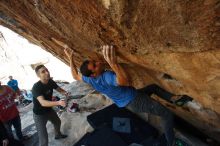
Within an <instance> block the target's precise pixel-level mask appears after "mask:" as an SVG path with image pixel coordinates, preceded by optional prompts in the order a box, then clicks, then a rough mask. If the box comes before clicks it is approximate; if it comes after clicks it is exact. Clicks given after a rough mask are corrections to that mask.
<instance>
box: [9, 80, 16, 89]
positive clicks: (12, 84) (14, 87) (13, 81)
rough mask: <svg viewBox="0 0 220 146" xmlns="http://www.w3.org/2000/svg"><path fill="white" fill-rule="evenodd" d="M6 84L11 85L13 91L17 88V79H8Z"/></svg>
mask: <svg viewBox="0 0 220 146" xmlns="http://www.w3.org/2000/svg"><path fill="white" fill-rule="evenodd" d="M8 86H9V87H11V88H12V89H13V90H14V91H17V90H18V81H17V80H14V79H12V80H10V81H8Z"/></svg>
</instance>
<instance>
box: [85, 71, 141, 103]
mask: <svg viewBox="0 0 220 146" xmlns="http://www.w3.org/2000/svg"><path fill="white" fill-rule="evenodd" d="M82 80H83V81H84V82H86V83H88V84H90V85H92V86H93V88H94V89H96V90H97V91H99V92H100V93H102V94H105V95H106V96H108V97H109V98H111V99H112V100H113V101H114V103H115V104H116V105H117V106H118V107H125V106H126V105H127V104H128V103H129V102H130V101H132V100H133V99H134V98H135V96H136V94H137V91H136V89H135V88H134V87H128V86H118V85H117V81H116V74H115V73H114V72H112V71H105V72H104V73H103V74H101V75H100V76H98V77H86V76H82Z"/></svg>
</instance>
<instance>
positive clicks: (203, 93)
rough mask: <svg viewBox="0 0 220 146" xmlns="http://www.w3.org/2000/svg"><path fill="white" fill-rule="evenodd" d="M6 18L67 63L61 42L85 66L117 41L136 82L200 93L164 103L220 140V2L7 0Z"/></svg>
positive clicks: (2, 11)
mask: <svg viewBox="0 0 220 146" xmlns="http://www.w3.org/2000/svg"><path fill="white" fill-rule="evenodd" d="M0 24H1V25H4V26H6V27H8V28H10V29H12V30H14V31H15V32H17V33H19V34H20V35H22V36H24V37H25V38H27V39H28V40H29V41H31V42H32V43H35V44H37V45H39V46H41V47H42V48H44V49H45V50H47V51H49V52H50V53H52V54H53V55H54V56H56V57H57V58H59V59H61V60H62V61H64V62H65V63H68V60H67V58H66V56H65V55H64V52H63V47H62V46H60V45H59V44H57V41H56V40H59V41H62V42H64V43H66V44H68V45H69V46H70V47H71V48H72V49H73V50H74V52H75V56H76V57H75V60H76V62H77V66H79V65H80V64H81V62H82V61H83V60H84V59H85V58H101V59H102V57H101V52H100V49H99V47H100V45H103V44H114V45H115V47H116V48H117V54H118V56H119V60H120V62H121V63H122V64H123V66H124V67H125V69H126V70H127V72H128V73H129V75H130V78H131V79H132V81H133V84H134V86H136V87H137V88H139V87H143V86H144V85H147V84H150V83H157V84H159V85H161V86H162V87H164V88H166V89H167V90H169V91H171V92H173V93H175V94H187V95H189V96H191V97H193V98H194V99H195V101H196V102H197V103H199V105H197V106H192V107H185V108H179V107H175V106H171V105H169V104H168V103H165V102H164V101H161V102H162V103H163V104H164V105H166V106H167V107H169V108H170V109H171V110H173V111H174V112H175V113H177V114H178V115H179V116H181V117H183V118H184V119H185V120H187V121H188V122H190V123H192V124H193V125H194V126H196V127H198V128H199V129H200V130H202V131H203V132H205V133H206V134H209V136H211V137H213V138H215V139H216V140H218V141H219V139H220V50H219V46H220V34H219V33H220V1H219V0H65V1H64V0H1V1H0ZM33 55H34V54H33ZM58 71H59V69H58Z"/></svg>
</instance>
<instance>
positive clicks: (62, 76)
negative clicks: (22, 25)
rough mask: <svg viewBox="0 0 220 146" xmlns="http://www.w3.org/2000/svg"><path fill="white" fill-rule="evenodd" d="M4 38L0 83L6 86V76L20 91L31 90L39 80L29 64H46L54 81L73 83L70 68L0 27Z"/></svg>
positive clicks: (0, 51) (0, 44)
mask: <svg viewBox="0 0 220 146" xmlns="http://www.w3.org/2000/svg"><path fill="white" fill-rule="evenodd" d="M0 32H1V33H2V34H3V36H4V38H5V39H3V38H1V40H0V81H1V82H2V83H3V84H7V81H8V76H9V75H12V76H13V78H14V79H16V80H18V82H19V87H20V88H21V89H31V88H32V86H33V84H34V83H35V82H37V81H38V80H39V78H37V76H36V74H35V72H34V70H33V69H32V68H31V66H30V64H34V63H38V62H48V63H46V64H45V66H46V67H47V68H48V69H49V71H50V74H51V76H52V77H53V79H54V80H64V81H68V82H72V81H74V79H73V78H72V76H71V73H70V68H69V66H67V65H66V64H64V63H63V62H62V61H60V60H59V59H57V58H56V57H54V56H53V55H52V54H50V53H49V52H47V51H45V50H43V49H42V48H40V47H39V46H36V45H34V44H32V43H30V42H29V41H28V40H26V39H25V38H23V37H22V36H20V35H19V34H17V33H15V32H13V31H11V30H9V29H8V28H5V27H3V26H1V25H0Z"/></svg>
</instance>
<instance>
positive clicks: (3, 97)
mask: <svg viewBox="0 0 220 146" xmlns="http://www.w3.org/2000/svg"><path fill="white" fill-rule="evenodd" d="M0 91H1V92H0V120H1V121H2V122H3V123H4V122H7V121H9V120H11V119H13V118H15V117H17V116H18V115H19V112H18V109H17V107H16V104H15V102H14V99H15V97H16V94H15V92H14V91H13V90H12V89H11V88H10V87H8V86H4V85H3V86H2V89H0Z"/></svg>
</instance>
